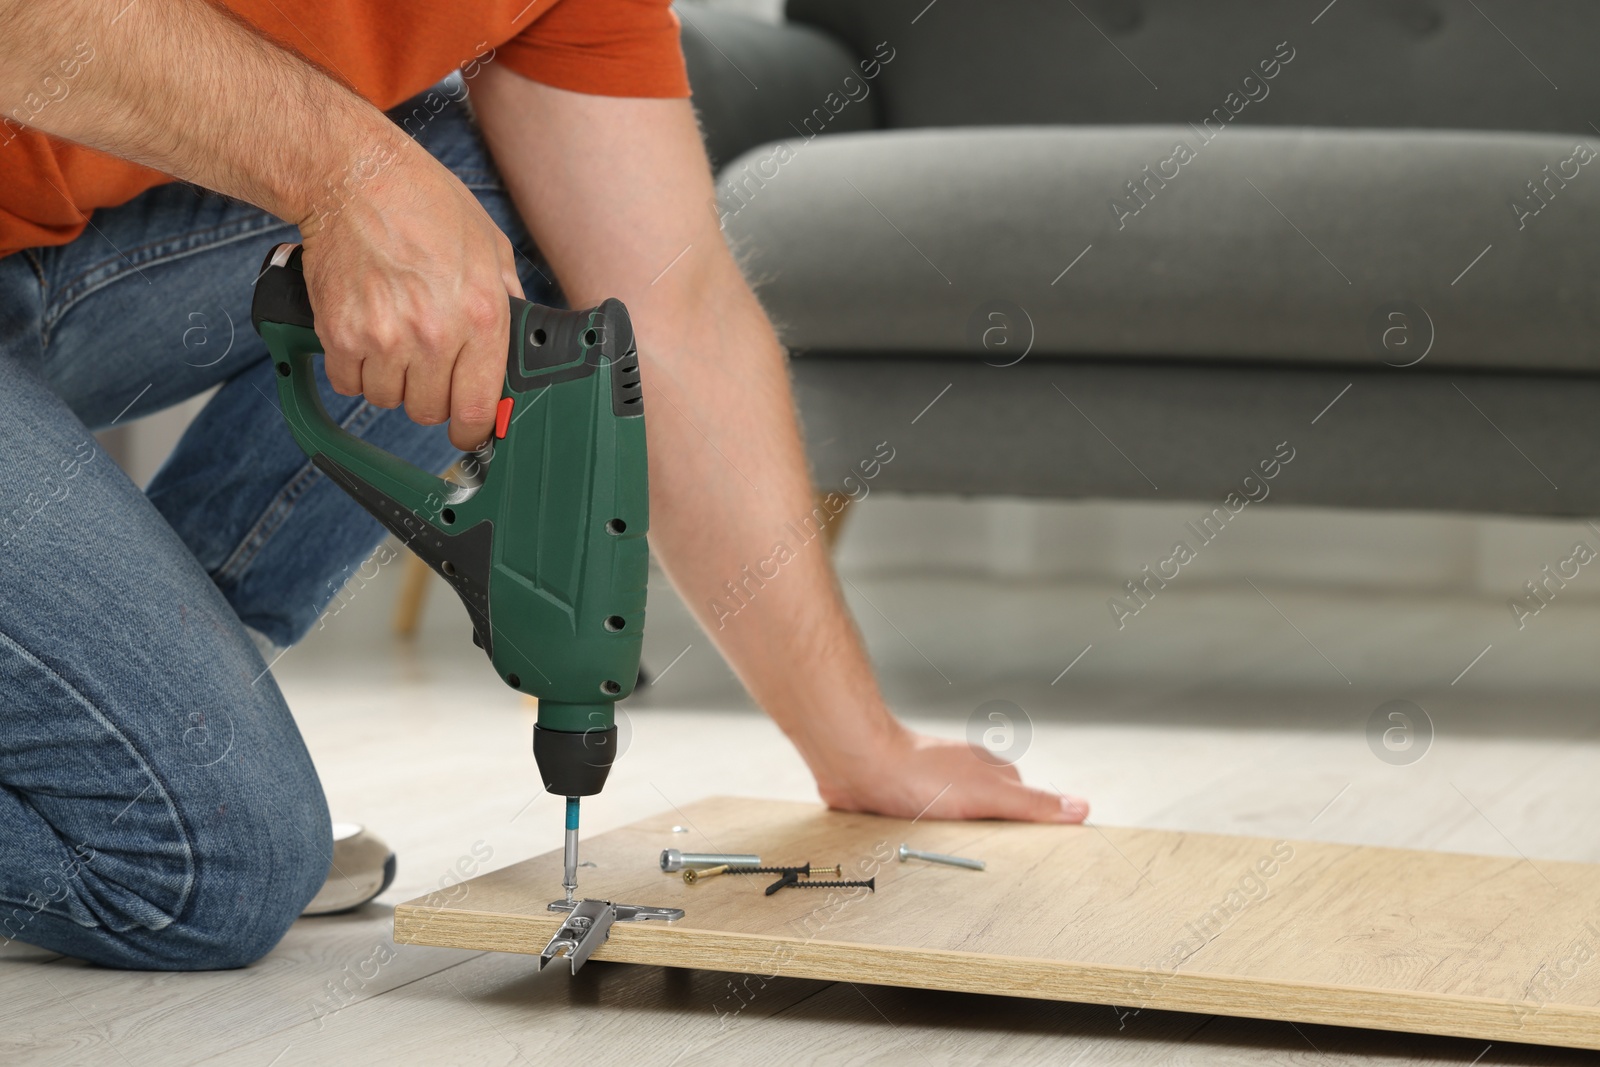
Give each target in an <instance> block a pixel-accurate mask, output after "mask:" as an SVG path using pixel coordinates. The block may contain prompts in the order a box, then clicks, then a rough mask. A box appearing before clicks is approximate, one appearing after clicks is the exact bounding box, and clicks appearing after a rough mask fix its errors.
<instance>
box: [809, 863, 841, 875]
mask: <svg viewBox="0 0 1600 1067" xmlns="http://www.w3.org/2000/svg"><path fill="white" fill-rule="evenodd" d="M806 874H807V875H808V876H809V877H812V878H815V877H816V876H817V875H819V874H822V875H832V876H833V877H835V878H840V877H843V875H844V867H843V866H842V865H840V864H837V863H836V864H834V865H833V866H832V867H812V868H811V869H810V870H808V871H807V872H806Z"/></svg>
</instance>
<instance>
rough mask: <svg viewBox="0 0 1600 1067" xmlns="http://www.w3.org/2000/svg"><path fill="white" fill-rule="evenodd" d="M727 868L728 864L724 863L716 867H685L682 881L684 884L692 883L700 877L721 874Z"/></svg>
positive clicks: (712, 876)
mask: <svg viewBox="0 0 1600 1067" xmlns="http://www.w3.org/2000/svg"><path fill="white" fill-rule="evenodd" d="M727 869H728V865H727V864H726V863H724V864H722V865H720V866H717V867H702V868H700V869H698V870H696V869H695V868H693V867H685V868H684V870H683V881H684V884H685V885H694V884H695V883H696V882H698V881H699V880H700V879H702V878H715V877H716V876H717V875H719V874H721V873H722V872H724V871H726V870H727Z"/></svg>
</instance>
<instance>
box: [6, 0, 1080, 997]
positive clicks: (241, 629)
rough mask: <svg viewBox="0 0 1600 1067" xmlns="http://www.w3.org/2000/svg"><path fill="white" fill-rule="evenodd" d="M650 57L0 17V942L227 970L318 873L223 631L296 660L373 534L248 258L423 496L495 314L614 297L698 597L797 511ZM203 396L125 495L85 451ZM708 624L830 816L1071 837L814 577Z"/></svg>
mask: <svg viewBox="0 0 1600 1067" xmlns="http://www.w3.org/2000/svg"><path fill="white" fill-rule="evenodd" d="M677 34H678V27H677V22H676V19H675V18H674V17H673V15H672V14H671V12H670V10H669V9H668V8H667V6H666V5H665V3H664V2H663V0H534V2H533V3H527V2H526V0H479V2H476V3H471V4H465V3H463V4H451V3H445V2H441V0H320V2H318V0H228V3H227V4H226V6H221V5H213V4H210V3H207V2H204V0H131V2H129V0H115V2H106V0H52V2H51V3H48V4H46V3H40V2H37V0H31V2H30V0H0V105H3V107H4V109H5V110H4V113H5V115H6V121H5V122H4V123H0V139H3V143H0V176H3V177H0V257H3V258H0V425H3V426H4V427H5V430H4V434H5V446H6V456H5V462H4V463H3V464H0V500H3V501H4V502H5V511H4V514H3V517H0V546H3V548H0V552H3V553H4V555H3V558H4V564H5V576H4V583H3V587H0V825H3V826H4V827H5V830H4V833H3V835H0V900H3V901H4V902H5V908H4V914H5V918H4V919H0V939H4V940H11V939H14V940H20V941H25V942H31V943H34V944H38V945H42V946H46V947H49V948H52V949H55V950H57V951H60V952H64V953H67V954H70V955H74V956H79V957H83V958H86V959H90V960H95V961H98V962H101V963H104V964H108V965H112V966H121V967H146V968H175V969H178V968H188V969H199V968H212V967H229V966H241V965H243V964H246V963H248V962H250V961H251V960H253V959H256V958H257V957H259V956H260V955H261V954H262V953H264V952H265V951H267V950H268V949H269V948H271V946H272V945H273V944H275V943H276V942H277V940H278V939H279V937H280V936H281V935H282V933H283V931H284V930H285V929H286V927H287V926H288V924H289V923H290V922H291V921H293V919H294V918H295V917H296V915H298V914H299V912H300V911H301V909H302V908H303V907H304V906H305V904H306V902H307V901H308V900H310V899H311V897H312V896H313V894H315V893H316V892H317V890H318V889H319V888H320V887H321V885H322V884H323V881H324V879H325V877H326V876H327V874H328V867H329V848H330V844H329V841H330V838H329V833H330V831H329V820H328V814H327V810H326V807H325V805H324V802H323V798H322V792H321V788H320V785H319V784H318V782H317V778H316V774H315V771H314V770H313V768H312V766H311V762H310V759H309V757H308V756H307V753H306V751H305V748H304V745H303V743H302V741H301V739H300V736H299V734H298V732H297V731H296V729H295V726H294V722H293V719H292V718H291V716H290V713H289V710H288V709H287V707H285V705H284V702H283V699H282V697H281V695H280V694H279V693H278V690H277V689H276V687H275V686H274V685H273V684H272V679H271V677H270V675H267V674H266V667H265V663H264V662H263V659H262V657H261V656H260V654H259V652H258V651H257V646H256V644H254V643H253V642H252V636H251V631H254V633H255V634H256V635H259V636H260V638H261V639H264V640H265V641H267V642H271V643H272V644H275V645H278V646H287V645H289V644H291V643H293V642H294V641H295V640H297V639H298V638H299V637H300V636H301V635H302V634H303V633H304V632H305V630H306V628H307V627H308V626H309V625H310V623H311V622H312V621H313V620H314V619H315V618H316V616H317V613H318V612H319V611H320V610H321V609H322V607H323V606H324V605H325V604H326V603H327V601H328V599H329V597H330V596H331V595H332V593H333V591H334V589H336V588H337V586H338V584H339V579H340V577H341V576H342V575H344V574H346V573H348V568H350V567H352V566H355V565H356V564H358V563H359V561H360V560H361V559H363V558H364V557H366V556H367V555H368V554H369V553H370V552H371V551H372V550H373V549H374V547H375V546H376V545H377V543H378V541H379V538H380V530H379V529H378V527H377V525H376V524H375V523H374V522H372V521H371V520H370V519H369V518H367V517H366V516H365V515H364V514H363V513H362V512H360V510H359V509H358V508H357V507H356V505H355V504H354V503H353V502H351V501H349V500H348V499H346V498H345V497H344V495H343V494H342V493H341V492H340V491H339V490H338V489H337V488H336V487H335V486H333V485H332V484H331V483H329V482H327V481H326V480H325V479H323V478H322V477H321V476H320V475H319V474H318V473H317V472H316V471H315V470H314V469H313V468H312V467H311V466H310V465H309V464H308V463H307V462H306V460H305V457H304V456H303V455H302V454H301V453H300V452H299V450H298V449H297V448H296V447H295V446H294V444H293V442H292V440H291V439H290V436H289V434H288V433H287V431H286V430H285V428H284V427H283V426H282V424H281V417H280V415H279V413H278V411H277V408H276V403H275V401H272V400H271V399H270V398H271V397H272V396H273V385H272V380H271V368H270V366H269V365H268V362H267V360H266V359H265V350H264V348H263V347H262V346H261V344H260V342H259V340H258V339H257V338H255V336H254V335H253V334H252V333H250V331H249V329H248V326H247V325H245V324H246V323H247V322H248V310H247V309H248V302H249V297H250V288H251V283H252V280H253V275H254V271H255V269H256V268H257V266H258V265H259V263H260V262H261V259H262V257H263V255H264V253H265V251H266V250H267V249H268V248H270V247H271V246H273V245H274V244H277V243H279V242H282V241H290V240H296V239H298V240H301V241H303V242H304V246H305V268H306V275H307V281H308V284H309V287H310V293H311V300H312V304H313V306H314V308H315V309H316V314H317V325H318V333H319V335H320V336H321V338H322V339H323V341H324V343H325V344H326V345H327V354H326V360H325V363H326V373H327V378H328V381H329V382H330V383H331V385H332V389H333V390H334V391H335V392H337V393H338V394H340V395H341V396H342V397H344V398H348V399H345V400H342V401H341V402H340V403H338V404H336V405H335V407H334V410H333V411H332V414H333V416H334V418H336V419H337V420H339V421H340V422H341V423H342V424H343V425H344V426H345V427H346V428H347V429H349V430H351V431H352V432H354V433H357V434H359V435H361V436H362V437H364V438H366V439H368V440H370V441H372V442H373V443H375V444H377V445H379V446H380V447H383V448H385V449H387V450H389V451H391V452H394V453H395V454H397V455H400V456H402V457H404V458H406V459H408V460H410V461H412V462H414V463H416V464H418V465H422V466H427V467H429V468H431V469H434V470H442V469H443V468H444V467H445V466H447V465H448V464H449V463H450V462H451V460H452V459H453V458H454V457H455V455H456V452H455V450H456V449H470V448H472V447H473V446H475V445H477V444H478V443H479V442H481V441H482V440H484V439H485V438H486V437H487V435H488V433H489V432H490V429H491V426H492V422H493V416H494V408H495V403H496V401H497V399H498V396H499V389H500V381H501V376H502V373H503V369H502V368H503V354H504V351H505V348H506V339H507V335H508V330H509V325H508V308H507V302H506V293H507V292H508V291H509V292H511V293H515V294H519V295H521V294H523V293H524V292H527V294H528V295H529V296H530V297H532V298H533V299H538V300H543V301H547V302H548V301H554V300H556V299H558V298H559V297H558V294H557V291H556V289H555V287H554V285H553V284H552V281H551V278H552V276H553V278H554V279H557V280H559V283H560V296H564V298H565V299H566V300H567V301H568V302H570V304H571V305H572V306H578V307H582V306H589V305H592V304H594V303H597V302H599V301H600V300H601V299H602V298H604V297H608V296H615V297H618V298H620V299H621V300H622V301H623V302H624V303H625V304H626V305H627V306H628V309H629V311H630V313H631V315H632V319H633V323H634V325H635V328H636V331H637V335H638V339H639V349H640V352H641V356H642V359H643V365H644V371H643V373H644V378H645V388H646V390H647V392H648V393H649V395H650V396H651V398H652V401H653V404H652V408H651V411H652V414H651V418H650V420H649V424H648V432H649V449H650V456H651V468H652V469H651V471H650V485H651V493H652V500H651V510H652V519H653V527H652V530H651V534H652V542H653V546H654V548H655V551H656V554H657V556H658V558H659V559H660V560H661V561H662V562H663V564H664V566H665V567H666V568H667V571H668V573H669V574H670V575H671V577H672V580H673V581H674V582H675V583H676V584H677V586H678V588H679V589H680V590H682V592H683V593H684V599H685V600H686V601H687V602H688V603H689V604H691V605H706V604H708V603H709V602H710V601H711V600H713V599H714V597H715V596H716V595H717V593H718V592H719V590H720V589H721V586H722V583H723V582H724V581H726V580H727V579H728V577H729V576H730V575H736V574H737V573H739V571H740V569H741V568H742V567H743V566H745V565H746V564H748V563H749V562H750V561H752V560H755V559H759V558H762V557H764V556H765V555H767V554H768V553H769V552H770V550H771V545H772V543H773V541H774V540H775V538H776V536H777V535H778V532H779V531H780V529H781V528H782V526H783V524H784V523H785V522H786V521H792V520H795V519H796V518H797V517H799V516H803V515H805V514H807V513H808V512H809V511H810V509H811V497H810V485H809V483H808V478H807V472H806V467H805V459H804V453H803V451H802V449H801V444H800V439H799V434H798V431H797V428H796V423H795V419H794V414H793V410H792V402H791V398H790V394H789V389H788V383H787V378H786V375H785V370H784V364H783V355H782V352H781V350H780V348H779V345H778V342H777V340H776V338H775V337H774V335H773V331H772V329H771V327H770V326H769V325H768V323H767V321H766V319H765V317H764V316H763V314H762V312H761V309H760V307H759V306H758V304H757V302H756V300H755V298H754V296H753V295H752V294H751V292H750V290H749V288H748V287H747V286H746V285H745V283H744V281H743V279H742V277H741V276H740V274H739V271H738V269H737V267H736V265H735V263H734V260H733V258H732V256H731V255H730V254H729V252H728V249H727V247H726V245H725V244H724V242H723V240H722V238H721V234H720V233H719V231H718V227H717V222H716V215H715V213H714V211H713V210H712V205H713V191H712V185H711V179H710V175H709V173H708V168H707V164H706V158H705V155H704V152H703V150H702V147H701V144H700V140H699V136H698V132H697V129H696V126H695V120H694V115H693V113H692V111H691V109H690V106H689V103H688V101H687V99H686V96H687V93H688V87H687V84H686V80H685V76H684V70H683V62H682V57H681V54H680V52H679V50H678V41H677ZM457 68H463V69H464V70H463V72H464V73H465V74H466V75H468V76H469V80H468V81H467V82H465V83H463V82H460V81H457V82H454V83H449V84H446V85H443V86H439V87H436V88H434V89H432V90H430V89H429V87H430V86H434V85H435V83H436V82H438V81H439V79H440V78H442V77H444V76H446V75H447V74H449V73H450V72H451V71H454V70H456V69H457ZM468 86H470V92H471V100H472V103H473V111H474V112H475V115H476V120H477V126H476V127H474V126H473V125H472V124H471V123H470V122H469V121H468V120H467V115H466V109H465V108H464V107H462V106H460V104H459V101H460V99H461V97H462V96H463V94H464V93H465V92H466V91H467V87H468ZM419 94H420V95H419ZM396 105H400V106H399V107H396ZM381 108H394V109H395V110H394V112H393V115H392V120H391V118H390V117H386V116H385V114H384V113H383V111H382V110H380V109H381ZM480 130H481V134H480V132H479V131H480ZM147 168H148V169H147ZM169 176H170V177H172V178H177V179H180V180H181V181H183V182H187V183H192V186H190V185H178V184H170V183H169ZM193 187H199V189H204V190H214V191H215V192H216V193H221V194H224V195H223V196H216V195H212V194H209V193H202V192H200V191H199V189H196V188H193ZM296 227H298V233H296ZM535 249H536V250H537V251H535ZM197 329H198V330H200V331H201V332H200V333H199V334H195V333H194V331H195V330H197ZM230 330H231V331H233V332H232V340H231V347H225V346H224V342H225V341H226V340H227V339H228V336H229V332H230ZM180 338H184V339H186V340H188V341H190V342H197V341H202V340H203V341H205V342H206V343H205V344H204V345H201V344H198V343H190V344H188V345H187V346H186V345H185V344H184V343H182V342H180ZM217 384H220V385H221V388H220V390H219V391H218V393H217V395H216V396H215V397H214V398H212V399H211V400H210V401H209V403H208V405H207V406H206V408H205V409H204V411H203V412H202V413H201V414H200V416H199V417H198V418H197V419H196V421H195V422H194V424H193V425H192V426H191V427H190V429H189V431H188V432H187V434H186V435H185V437H184V438H183V440H182V441H181V442H180V444H179V446H178V448H177V450H176V451H175V453H174V455H173V456H172V458H171V459H170V460H169V461H168V463H167V465H166V466H165V467H164V468H163V470H162V471H161V472H160V473H159V474H158V475H157V476H156V478H155V479H154V481H153V482H152V484H151V485H150V487H149V488H148V490H147V491H145V492H140V491H139V490H138V489H137V488H136V487H134V486H133V485H132V484H130V483H129V482H128V481H127V479H126V478H125V477H123V476H122V474H121V473H120V472H119V471H118V470H116V469H115V467H114V466H113V465H112V464H111V462H110V461H109V460H108V459H107V458H106V457H105V456H104V454H103V453H101V452H99V451H98V449H97V448H96V447H95V445H94V443H93V439H92V438H91V437H90V436H89V431H90V430H91V429H95V428H100V427H104V426H107V425H111V424H113V423H117V422H119V421H121V420H125V419H129V418H135V417H138V416H139V415H143V414H147V413H148V412H150V411H153V410H156V409H158V408H160V407H162V406H165V405H169V404H172V403H176V402H178V401H179V400H181V399H183V398H185V397H187V396H191V395H194V394H196V393H198V392H200V391H202V390H204V389H206V388H209V387H210V386H212V385H217ZM402 408H403V411H402V410H400V409H402ZM445 424H448V431H446V429H445ZM452 446H453V447H452ZM735 459H736V461H737V467H735V466H734V460H735ZM702 621H706V620H704V619H703V620H702ZM714 636H715V637H716V639H717V642H718V646H719V648H720V649H721V650H722V652H723V654H724V655H725V656H726V657H727V659H728V661H729V662H730V663H731V664H732V665H733V666H734V668H735V669H736V670H737V672H738V673H739V676H740V678H741V679H742V680H743V682H744V683H745V685H746V686H747V687H748V688H749V690H750V692H751V693H752V695H753V696H754V697H755V699H756V700H757V701H758V702H759V703H760V704H761V705H762V706H763V707H764V708H765V709H766V710H767V711H768V712H769V713H770V714H771V715H772V717H773V718H774V719H775V720H776V721H777V722H778V724H779V725H780V726H781V727H782V728H783V730H784V731H785V733H786V734H787V735H788V736H789V738H790V739H791V740H792V741H793V742H794V744H795V745H796V746H797V747H798V748H799V750H800V752H801V754H802V755H803V756H804V758H805V759H806V762H807V763H808V765H809V766H810V768H811V769H812V771H813V772H814V774H815V776H816V779H817V788H818V791H819V792H820V794H821V796H822V798H823V800H825V801H826V802H827V803H829V804H831V805H833V806H835V807H838V808H843V809H848V810H857V811H874V812H882V813H886V814H891V815H901V816H911V815H916V814H917V813H918V812H921V811H922V810H923V809H924V808H926V809H927V813H928V814H929V815H932V816H934V817H940V818H968V817H971V818H978V817H1001V818H1019V819H1042V820H1054V821H1062V822H1072V821H1079V820H1081V819H1082V818H1083V816H1084V814H1085V813H1086V810H1087V808H1086V805H1084V804H1083V803H1082V802H1081V801H1077V800H1074V799H1071V798H1062V797H1060V796H1058V795H1056V794H1054V793H1049V792H1044V791H1039V790H1033V789H1029V788H1026V787H1024V786H1023V785H1022V784H1021V783H1020V781H1019V779H1018V776H1017V775H1016V773H1015V772H1014V771H1012V770H1011V769H1010V768H995V767H992V766H990V765H989V764H988V763H985V762H983V761H980V760H978V759H976V758H974V757H973V755H972V754H971V753H970V752H969V751H968V750H967V748H966V746H965V745H962V744H957V743H953V742H944V741H939V740H934V739H931V738H926V737H921V736H918V735H916V734H913V733H911V732H910V731H908V730H906V729H905V728H904V727H902V726H901V725H900V724H899V723H898V722H897V721H896V720H895V719H894V717H893V716H892V715H891V713H890V712H889V711H888V709H887V708H886V706H885V705H884V702H883V700H882V698H881V696H880V695H879V693H878V690H877V688H876V686H875V684H874V681H873V678H872V674H871V670H870V667H869V665H868V662H867V659H866V656H865V654H864V652H863V649H862V646H861V643H860V640H859V638H858V637H857V635H856V633H855V631H854V629H853V627H852V625H851V622H850V619H849V616H848V615H847V613H846V610H845V607H844V605H843V604H842V602H841V598H840V596H839V593H838V590H837V589H836V586H835V582H834V578H833V575H832V573H831V571H830V568H829V562H828V560H827V558H826V556H825V554H824V553H823V551H822V550H821V549H820V548H812V549H809V550H807V551H803V552H802V553H801V554H800V557H799V558H798V559H796V560H794V561H793V562H791V563H790V564H789V565H788V566H787V567H786V568H785V570H784V575H783V578H782V580H781V581H777V582H771V583H768V585H767V586H766V587H765V588H763V589H762V591H761V595H760V596H759V597H756V598H755V599H754V601H753V603H751V604H750V606H748V607H747V608H745V609H743V610H742V611H741V612H740V613H739V617H738V619H737V621H736V623H734V624H732V625H728V626H726V627H724V628H722V629H721V630H719V631H716V633H715V635H714ZM213 739H214V740H215V742H216V743H203V744H202V743H197V741H206V742H210V741H212V740H213ZM223 740H225V741H226V745H223V743H222V742H223ZM219 749H221V751H220V752H219V751H218V750H219Z"/></svg>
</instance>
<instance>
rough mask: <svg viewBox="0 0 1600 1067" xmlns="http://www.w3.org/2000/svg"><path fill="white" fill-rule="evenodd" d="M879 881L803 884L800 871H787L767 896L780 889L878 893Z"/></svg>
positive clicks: (769, 889) (770, 888) (874, 879)
mask: <svg viewBox="0 0 1600 1067" xmlns="http://www.w3.org/2000/svg"><path fill="white" fill-rule="evenodd" d="M877 883H878V880H877V879H876V878H868V879H867V880H866V881H865V882H810V881H807V882H802V881H801V880H800V872H799V870H798V869H796V870H790V871H785V872H784V875H783V877H782V878H779V879H778V880H777V881H776V882H773V883H772V884H771V885H769V886H767V896H769V897H770V896H771V895H772V894H774V893H776V892H777V891H778V890H780V889H867V890H870V891H871V892H874V893H876V892H877V891H878V884H877Z"/></svg>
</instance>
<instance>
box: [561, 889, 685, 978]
mask: <svg viewBox="0 0 1600 1067" xmlns="http://www.w3.org/2000/svg"><path fill="white" fill-rule="evenodd" d="M550 910H551V911H565V912H570V913H571V914H570V915H568V916H567V921H566V922H564V923H562V924H561V929H559V930H557V931H556V934H555V936H554V937H552V938H551V939H550V943H549V944H548V945H546V946H545V947H544V951H543V952H541V953H540V954H539V969H540V970H541V971H542V970H544V969H545V967H547V966H548V965H549V964H550V963H552V962H554V961H555V960H557V959H560V958H561V957H562V956H565V957H566V958H567V960H568V962H570V963H571V964H572V973H573V974H577V973H578V968H579V967H582V966H583V965H584V963H585V962H586V961H587V960H588V959H589V956H590V955H591V954H592V953H593V952H594V950H595V949H597V948H599V947H600V946H601V945H603V944H605V942H606V939H607V938H608V937H610V936H611V924H612V923H632V922H644V921H646V920H648V919H655V920H659V921H662V922H676V921H677V920H679V919H681V918H683V909H682V908H656V907H651V906H649V905H647V904H613V903H612V902H611V901H609V900H578V901H570V900H552V901H551V902H550Z"/></svg>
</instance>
